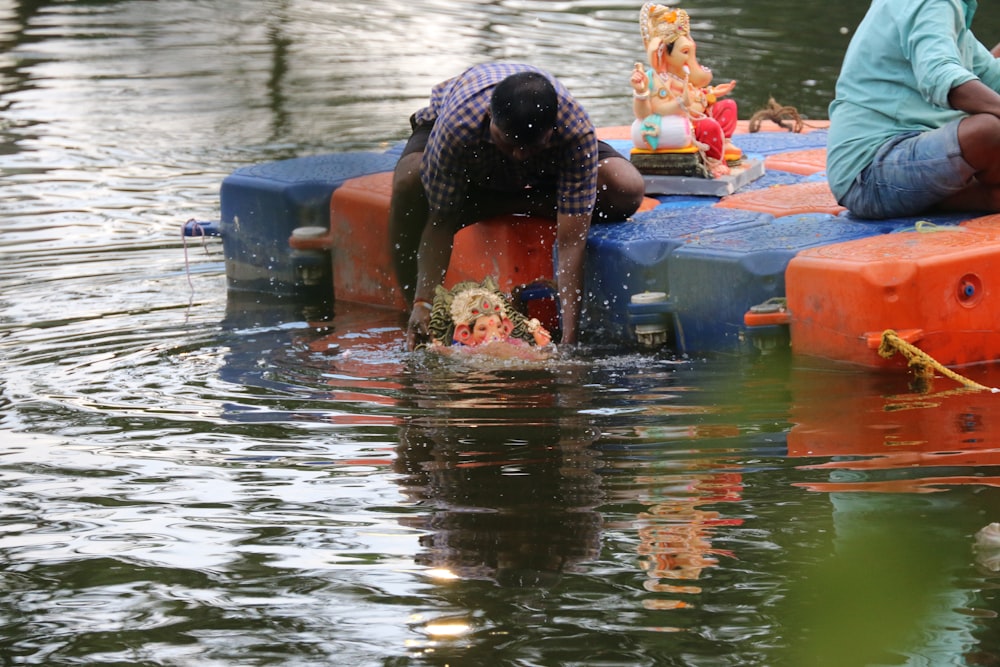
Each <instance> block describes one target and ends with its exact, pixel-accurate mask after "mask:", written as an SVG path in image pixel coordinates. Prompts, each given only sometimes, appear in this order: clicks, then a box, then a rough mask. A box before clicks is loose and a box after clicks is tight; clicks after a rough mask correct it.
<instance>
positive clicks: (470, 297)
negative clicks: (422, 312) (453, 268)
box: [428, 276, 552, 360]
mask: <svg viewBox="0 0 1000 667" xmlns="http://www.w3.org/2000/svg"><path fill="white" fill-rule="evenodd" d="M428 333H429V334H430V337H431V345H430V349H432V350H434V351H437V352H441V353H443V354H455V353H465V354H470V353H476V354H483V355H487V356H491V357H498V358H518V359H527V360H535V359H544V358H546V357H547V356H548V354H549V352H551V349H547V348H548V346H549V344H550V343H551V342H552V337H551V335H550V334H549V332H548V330H546V329H545V327H543V326H542V325H541V323H540V322H539V321H538V320H537V319H534V318H530V319H529V318H528V317H526V316H525V315H523V314H522V313H520V312H519V311H518V310H517V309H516V308H514V307H513V305H512V304H511V303H510V301H509V300H508V299H507V297H506V296H505V295H504V294H502V293H501V292H500V288H499V287H498V286H497V283H496V280H495V279H493V278H492V277H491V276H487V277H486V278H485V279H483V281H482V282H481V283H476V282H473V281H464V282H460V283H458V284H457V285H455V286H454V287H452V288H451V289H450V290H447V289H445V288H444V287H443V286H441V285H439V286H438V287H437V288H436V289H435V293H434V303H433V304H432V306H431V315H430V322H429V323H428Z"/></svg>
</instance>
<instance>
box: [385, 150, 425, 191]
mask: <svg viewBox="0 0 1000 667" xmlns="http://www.w3.org/2000/svg"><path fill="white" fill-rule="evenodd" d="M422 156H423V153H409V154H408V155H404V156H403V157H401V158H399V161H398V162H396V167H395V169H393V172H392V191H393V194H394V195H399V194H412V193H416V192H420V191H422V190H423V184H422V183H421V181H420V159H421V157H422Z"/></svg>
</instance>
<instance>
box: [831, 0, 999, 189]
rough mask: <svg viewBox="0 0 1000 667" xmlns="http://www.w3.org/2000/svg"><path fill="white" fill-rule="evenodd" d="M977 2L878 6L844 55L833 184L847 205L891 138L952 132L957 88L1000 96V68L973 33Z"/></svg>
mask: <svg viewBox="0 0 1000 667" xmlns="http://www.w3.org/2000/svg"><path fill="white" fill-rule="evenodd" d="M976 5H977V3H976V0H874V2H872V5H871V7H870V8H869V9H868V13H867V14H866V15H865V18H864V19H863V20H862V21H861V23H860V25H858V29H857V32H856V33H855V35H854V37H853V38H852V39H851V43H850V45H848V47H847V52H846V53H845V55H844V64H843V66H842V67H841V70H840V76H839V78H838V79H837V89H836V97H835V99H834V101H833V102H832V103H831V104H830V132H829V136H828V139H827V158H826V159H827V167H826V168H827V179H828V180H829V183H830V189H831V190H832V191H833V194H834V195H835V196H836V197H837V198H838V199H839V198H840V197H842V196H843V195H844V194H845V193H846V192H847V189H848V188H849V187H850V185H851V183H852V182H853V181H854V179H855V178H856V177H857V175H858V174H859V173H861V171H862V170H863V169H864V168H865V167H867V166H868V165H869V164H871V161H872V160H873V159H874V157H875V153H876V152H877V151H878V149H879V147H880V146H881V145H882V144H883V143H884V142H885V141H887V140H888V139H890V138H892V137H894V136H896V135H898V134H900V133H902V132H909V131H925V130H933V129H935V128H938V127H941V126H943V125H946V124H947V123H949V122H950V121H952V120H954V119H956V118H961V117H963V116H965V115H966V114H965V113H963V112H961V111H958V110H956V109H953V108H951V106H949V104H948V93H949V92H950V91H951V89H952V88H955V87H956V86H959V85H961V84H963V83H965V82H967V81H971V80H973V79H976V78H978V79H980V80H981V81H982V82H983V83H984V84H986V85H987V86H989V87H990V88H992V89H993V90H997V91H1000V61H998V60H997V59H996V58H994V57H993V55H992V54H991V53H990V51H989V49H987V48H986V47H985V46H984V45H983V44H982V43H980V42H979V40H977V39H976V37H975V35H973V33H972V30H971V25H972V17H973V15H974V14H975V13H976Z"/></svg>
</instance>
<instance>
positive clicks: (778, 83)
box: [0, 0, 1000, 667]
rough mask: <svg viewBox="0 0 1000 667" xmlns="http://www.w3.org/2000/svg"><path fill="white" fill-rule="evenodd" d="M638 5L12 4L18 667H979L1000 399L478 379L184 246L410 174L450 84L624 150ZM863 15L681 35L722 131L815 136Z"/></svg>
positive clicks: (648, 374) (6, 516)
mask: <svg viewBox="0 0 1000 667" xmlns="http://www.w3.org/2000/svg"><path fill="white" fill-rule="evenodd" d="M638 4H639V3H619V2H603V3H597V2H591V1H589V0H570V1H568V2H530V1H520V2H515V1H511V0H507V1H501V2H490V3H474V2H462V1H455V0H449V1H448V2H444V1H443V0H416V1H408V2H380V3H345V2H338V3H324V2H309V1H308V0H286V1H278V0H273V1H268V2H260V1H257V2H250V1H247V0H229V1H227V2H211V1H209V0H187V1H182V0H159V1H158V2H140V1H138V0H123V1H120V2H110V1H108V2H98V1H94V2H86V3H84V2H75V3H73V2H30V1H24V2H17V1H16V0H0V210H2V218H0V225H2V227H0V228H2V230H3V235H2V237H0V260H2V261H0V303H2V311H0V313H2V314H0V362H2V366H0V368H2V371H0V490H2V493H3V496H2V497H3V503H2V505H0V586H2V590H3V595H2V597H0V663H3V664H10V665H20V664H34V665H72V664H77V665H120V664H130V665H206V666H234V667H235V666H237V665H239V666H241V667H243V666H246V665H316V664H338V665H339V664H344V665H404V664H413V665H418V664H421V665H424V664H425V665H445V664H450V665H479V664H483V665H485V664H498V665H654V664H655V665H713V666H714V665H792V666H798V665H837V666H843V665H862V664H880V665H881V664H885V665H888V664H914V665H917V664H927V665H949V664H954V665H966V664H968V665H972V664H975V665H984V664H997V662H1000V633H998V627H997V620H996V614H997V611H998V609H1000V602H998V600H997V593H996V591H997V584H998V578H997V575H996V573H995V571H994V570H993V569H992V566H993V564H994V561H992V560H990V559H989V556H992V555H995V554H991V553H982V552H976V551H975V550H974V549H973V540H974V537H973V536H974V535H975V533H976V532H977V531H978V530H979V529H981V528H982V527H983V526H985V525H987V524H989V523H991V522H993V521H998V520H1000V496H998V491H997V486H998V484H1000V476H998V475H1000V473H998V470H997V463H998V462H1000V454H998V451H1000V450H998V445H997V443H998V434H1000V408H998V405H1000V403H998V402H997V400H998V399H996V398H994V397H993V396H992V395H990V394H983V393H971V392H960V391H955V386H954V385H953V384H951V383H947V382H945V381H939V382H938V383H937V384H936V386H935V387H933V388H932V389H931V391H930V392H927V393H917V392H914V391H912V390H911V389H910V388H909V387H908V385H907V381H906V378H905V377H901V376H885V377H882V376H874V375H871V374H865V373H857V372H844V371H833V370H830V369H818V368H810V367H808V366H806V365H805V364H804V363H803V362H802V361H801V360H790V359H787V358H782V357H774V358H768V357H764V358H752V359H745V358H741V359H730V358H721V359H676V358H673V357H672V356H670V355H669V354H667V353H660V354H656V355H651V354H638V353H635V352H631V351H628V350H611V351H608V350H587V349H581V350H577V351H574V352H573V353H572V354H567V355H565V357H564V358H561V359H559V360H558V361H555V362H552V363H550V364H547V365H544V366H541V367H539V366H537V365H535V366H531V365H524V364H521V365H517V364H513V365H512V364H506V363H499V362H496V363H492V364H490V363H479V364H475V365H473V366H468V365H461V364H457V363H456V362H453V361H449V360H440V359H433V358H427V357H424V356H421V355H409V354H405V353H403V352H402V350H401V342H402V333H401V329H400V326H401V321H400V318H399V316H398V315H396V314H394V313H386V312H383V311H377V310H371V309H365V308H359V307H348V306H344V305H341V306H339V307H338V309H337V313H336V316H335V318H334V320H333V321H332V322H329V323H327V325H325V326H323V327H317V326H312V325H310V324H309V323H308V322H306V321H303V320H302V318H301V316H299V315H298V314H296V313H293V312H290V311H288V312H283V311H280V310H276V309H274V308H273V307H268V306H264V305H261V304H256V303H252V302H251V303H247V302H240V301H238V300H236V299H227V295H226V285H225V275H224V268H223V262H222V256H221V247H220V246H219V244H218V243H217V242H209V243H207V244H206V245H204V246H202V245H201V244H200V243H190V244H189V247H187V248H185V247H184V244H183V243H182V240H181V237H180V226H181V224H182V223H183V222H184V221H185V220H187V219H189V218H192V217H194V218H199V219H211V218H212V217H214V216H216V215H217V211H218V188H219V185H220V183H221V181H222V179H223V178H224V177H225V176H226V175H228V174H229V173H230V172H232V171H233V170H234V169H236V168H238V167H241V166H244V165H247V164H252V163H255V162H259V161H263V160H272V159H280V158H287V157H293V156H298V155H306V154H313V153H320V152H329V151H344V150H352V149H374V148H378V147H380V146H384V145H388V144H390V143H392V142H395V141H398V140H399V139H401V138H403V137H404V136H405V132H406V118H407V116H408V114H409V113H411V112H412V111H413V110H414V109H415V108H416V107H417V106H419V105H420V104H421V103H422V102H423V101H424V99H425V98H426V95H427V91H428V90H429V88H430V86H431V85H432V84H433V83H435V82H436V81H437V80H439V79H442V78H445V77H447V76H450V75H452V74H454V73H457V71H458V70H460V69H461V68H462V67H464V66H465V65H467V64H470V63H472V62H479V61H482V60H487V59H493V58H508V59H517V60H527V61H530V62H534V63H536V64H539V65H541V66H543V67H546V68H547V69H550V70H551V71H553V72H555V73H556V74H557V75H559V76H560V77H561V78H563V79H564V80H565V81H566V82H567V84H568V85H569V86H570V88H571V89H573V90H574V91H576V92H577V94H578V95H579V96H580V97H581V98H582V99H583V100H584V101H585V103H586V104H587V106H588V108H589V109H590V110H591V113H592V115H593V117H594V120H595V121H596V122H597V123H598V124H601V125H618V124H624V123H625V122H627V120H628V113H629V101H628V100H629V96H628V87H627V76H628V71H629V69H630V68H631V63H632V62H633V61H634V60H636V59H641V49H640V47H639V46H638V38H637V26H636V20H635V17H636V14H637V10H638ZM865 4H866V3H864V2H848V3H839V4H836V3H834V4H829V3H827V4H822V3H820V4H815V5H814V6H810V5H808V4H802V3H791V2H784V1H783V0H770V1H768V2H743V3H740V4H739V5H738V6H729V5H725V4H721V3H716V4H711V3H695V4H692V5H689V6H688V9H689V10H690V11H691V13H692V16H693V18H694V26H695V31H696V36H697V37H698V38H699V47H700V48H699V52H700V54H701V57H702V60H703V62H705V63H706V64H708V65H710V66H711V67H713V68H714V69H715V71H716V72H717V75H718V76H719V77H720V78H725V79H728V78H735V79H737V80H738V81H739V84H738V87H737V94H736V99H737V101H738V103H739V104H740V106H741V110H742V113H741V115H743V116H744V117H747V116H749V114H750V113H752V112H753V111H754V110H756V109H757V108H760V107H762V106H763V105H764V104H765V103H766V102H767V99H768V97H769V96H774V97H775V99H777V100H778V101H779V102H780V103H782V104H789V105H793V106H796V107H797V108H798V109H799V110H800V112H802V113H803V115H805V116H807V117H810V118H822V117H824V115H825V108H826V104H827V102H828V101H829V97H830V95H831V91H832V88H833V80H834V78H835V76H836V72H837V70H838V67H839V58H840V54H841V53H842V51H843V48H844V47H845V46H846V43H847V39H848V36H849V35H848V34H844V33H849V31H850V29H851V28H852V26H853V25H855V24H856V22H857V19H858V18H859V17H860V15H861V13H862V12H863V11H864V6H865ZM983 14H984V16H982V17H980V18H979V19H978V22H977V30H978V31H979V32H980V34H981V35H982V36H983V37H984V39H985V40H986V41H987V42H990V41H991V40H994V41H995V40H996V39H997V38H998V37H1000V19H997V18H996V17H992V16H986V15H985V14H986V12H983ZM841 28H845V30H844V31H843V32H842V31H841ZM970 374H971V375H972V376H973V377H974V379H976V380H978V381H980V382H983V383H984V384H988V385H991V386H993V385H1000V372H998V371H997V369H996V368H993V367H986V368H979V369H975V370H973V371H970Z"/></svg>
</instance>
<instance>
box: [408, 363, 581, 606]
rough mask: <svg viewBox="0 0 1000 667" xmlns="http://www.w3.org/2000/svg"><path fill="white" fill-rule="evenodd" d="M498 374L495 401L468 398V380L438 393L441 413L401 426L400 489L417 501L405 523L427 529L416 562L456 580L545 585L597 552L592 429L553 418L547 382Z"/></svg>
mask: <svg viewBox="0 0 1000 667" xmlns="http://www.w3.org/2000/svg"><path fill="white" fill-rule="evenodd" d="M502 382H503V383H504V385H505V386H504V389H502V390H500V391H506V392H509V393H508V394H507V395H506V396H505V397H503V398H502V399H501V397H500V396H499V394H497V395H490V396H483V395H479V396H478V397H477V398H475V399H470V398H469V393H470V392H469V391H467V390H468V389H469V387H465V388H464V389H463V390H460V391H458V392H455V395H456V396H463V398H459V399H457V400H456V401H454V402H451V403H449V402H448V401H447V399H444V398H442V397H441V396H440V395H439V396H438V397H437V399H435V403H436V404H437V405H439V406H449V410H448V414H446V415H444V416H438V415H435V416H433V417H422V418H416V419H414V421H413V422H411V423H410V424H408V425H406V426H404V427H403V428H402V429H401V431H400V444H399V448H398V451H397V454H398V457H397V459H396V466H397V470H398V471H399V472H402V473H404V475H405V476H404V479H403V481H402V485H403V487H404V493H406V494H407V495H409V496H410V497H411V498H412V499H413V500H414V501H415V502H419V503H421V505H422V506H423V507H424V508H425V511H424V512H422V513H421V514H420V515H419V516H415V517H414V519H413V521H412V522H410V523H409V525H411V526H413V527H415V528H419V529H421V530H425V531H427V534H426V535H424V536H423V537H422V538H421V545H422V546H423V547H424V549H425V551H424V552H423V553H422V554H420V555H418V556H417V559H416V560H417V563H418V564H420V565H426V566H429V567H432V568H439V569H442V570H447V571H448V572H449V573H450V574H451V575H453V576H457V577H460V578H464V579H486V580H491V581H495V582H497V583H498V584H500V585H502V586H518V587H548V586H551V585H554V584H555V583H556V582H557V581H558V579H559V576H560V574H561V573H562V572H567V571H572V569H573V566H574V565H575V564H579V563H582V562H585V561H588V560H592V559H594V558H595V557H596V556H597V555H598V554H599V552H600V532H601V518H600V514H599V513H598V512H597V511H595V509H594V508H595V507H596V506H597V505H599V504H600V502H601V491H600V479H599V477H598V475H597V473H596V472H595V470H594V468H595V466H596V462H595V460H594V456H593V452H592V450H591V449H590V445H591V444H592V443H593V439H594V434H593V432H592V431H591V430H589V429H588V428H587V425H586V424H579V423H577V424H568V425H567V424H560V423H558V415H559V412H558V410H559V408H558V407H556V406H554V405H553V403H554V402H555V401H556V400H557V399H555V398H554V397H553V395H552V388H551V384H549V383H548V382H541V383H539V385H538V386H537V387H536V386H529V387H527V388H526V386H525V384H527V385H532V383H531V382H530V381H529V382H527V383H525V384H521V385H517V383H516V382H514V383H512V382H510V379H509V376H508V377H507V378H505V379H504V380H503V381H502ZM541 385H545V386H544V387H543V386H541ZM480 386H481V385H480ZM536 391H537V393H536ZM529 394H530V395H529ZM506 401H510V402H511V403H510V405H509V406H508V405H506V404H505V403H506ZM519 406H523V409H522V407H519ZM507 407H512V408H514V409H515V410H516V413H514V412H512V411H508V410H507V409H505V408H507ZM438 414H439V415H440V412H439V413H438ZM510 414H518V415H519V417H517V418H516V419H517V421H513V420H510V419H509V415H510ZM541 415H544V416H541ZM498 418H499V419H498Z"/></svg>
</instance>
